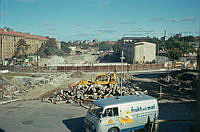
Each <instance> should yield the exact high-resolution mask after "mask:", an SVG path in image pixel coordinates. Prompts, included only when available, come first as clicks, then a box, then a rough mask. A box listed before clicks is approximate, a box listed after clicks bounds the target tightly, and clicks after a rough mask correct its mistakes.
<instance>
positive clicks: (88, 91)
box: [48, 82, 148, 103]
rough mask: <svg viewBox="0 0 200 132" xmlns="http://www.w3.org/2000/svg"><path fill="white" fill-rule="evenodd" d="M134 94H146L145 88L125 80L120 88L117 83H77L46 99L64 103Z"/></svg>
mask: <svg viewBox="0 0 200 132" xmlns="http://www.w3.org/2000/svg"><path fill="white" fill-rule="evenodd" d="M127 86H128V87H127ZM135 94H148V92H147V90H145V91H142V89H141V88H139V87H138V86H135V85H132V84H131V83H130V82H125V83H124V86H123V87H122V88H121V87H120V86H118V85H115V86H113V87H108V86H107V85H96V84H94V85H91V86H88V85H77V86H75V87H73V88H71V89H68V90H60V91H59V92H55V93H54V94H53V96H51V97H49V98H48V100H49V101H50V102H51V103H56V102H58V101H65V102H66V103H81V102H84V101H91V100H96V99H102V98H107V97H112V96H120V95H122V96H126V95H135Z"/></svg>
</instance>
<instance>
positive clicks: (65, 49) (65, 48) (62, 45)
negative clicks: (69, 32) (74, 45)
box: [61, 41, 71, 54]
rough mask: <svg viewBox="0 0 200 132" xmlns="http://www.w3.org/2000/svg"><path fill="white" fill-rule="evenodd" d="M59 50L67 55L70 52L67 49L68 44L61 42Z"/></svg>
mask: <svg viewBox="0 0 200 132" xmlns="http://www.w3.org/2000/svg"><path fill="white" fill-rule="evenodd" d="M61 49H62V50H63V51H65V52H66V53H68V54H69V53H70V52H71V49H70V48H69V44H68V43H66V42H63V41H62V42H61Z"/></svg>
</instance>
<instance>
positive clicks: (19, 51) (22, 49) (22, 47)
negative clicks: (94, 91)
mask: <svg viewBox="0 0 200 132" xmlns="http://www.w3.org/2000/svg"><path fill="white" fill-rule="evenodd" d="M29 46H30V45H28V44H27V43H26V41H25V40H24V39H20V40H19V41H18V42H17V45H16V47H17V48H16V51H15V57H17V58H26V57H27V55H28V47H29Z"/></svg>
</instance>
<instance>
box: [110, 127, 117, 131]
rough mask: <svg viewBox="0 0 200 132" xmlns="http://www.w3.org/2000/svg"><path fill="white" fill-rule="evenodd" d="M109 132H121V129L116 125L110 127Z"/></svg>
mask: <svg viewBox="0 0 200 132" xmlns="http://www.w3.org/2000/svg"><path fill="white" fill-rule="evenodd" d="M108 132H119V130H118V129H117V128H116V127H113V128H110V129H109V130H108Z"/></svg>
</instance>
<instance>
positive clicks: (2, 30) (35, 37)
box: [0, 28, 49, 40]
mask: <svg viewBox="0 0 200 132" xmlns="http://www.w3.org/2000/svg"><path fill="white" fill-rule="evenodd" d="M0 35H12V36H21V37H25V38H33V39H39V40H48V39H49V38H48V37H43V36H38V35H31V34H28V33H21V32H16V31H13V30H10V31H6V30H4V29H1V28H0Z"/></svg>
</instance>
